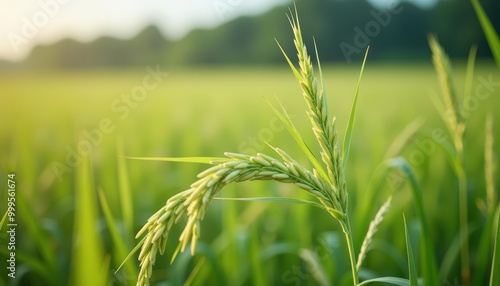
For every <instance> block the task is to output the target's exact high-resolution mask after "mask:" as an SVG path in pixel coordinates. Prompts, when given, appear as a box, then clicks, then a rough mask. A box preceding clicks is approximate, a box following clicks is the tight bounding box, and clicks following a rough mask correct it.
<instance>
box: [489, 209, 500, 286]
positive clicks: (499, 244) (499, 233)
mask: <svg viewBox="0 0 500 286" xmlns="http://www.w3.org/2000/svg"><path fill="white" fill-rule="evenodd" d="M495 220H496V222H495V224H494V225H495V244H494V247H493V261H492V263H491V272H490V273H491V277H490V286H495V285H500V271H498V268H500V205H499V206H498V207H497V211H496V214H495Z"/></svg>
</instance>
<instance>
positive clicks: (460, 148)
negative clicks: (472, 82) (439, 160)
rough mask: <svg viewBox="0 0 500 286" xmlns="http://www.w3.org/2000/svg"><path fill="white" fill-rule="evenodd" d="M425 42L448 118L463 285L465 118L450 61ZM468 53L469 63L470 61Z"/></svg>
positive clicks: (466, 275)
mask: <svg viewBox="0 0 500 286" xmlns="http://www.w3.org/2000/svg"><path fill="white" fill-rule="evenodd" d="M429 46H430V48H431V50H432V60H433V63H434V67H435V69H436V72H437V74H438V77H439V81H440V85H441V91H442V96H443V98H444V102H445V104H444V105H445V108H446V112H445V117H446V118H447V119H448V121H447V122H446V123H447V124H448V129H449V130H450V133H451V134H452V136H453V145H454V148H455V150H454V153H455V154H454V156H453V157H452V158H451V161H452V162H451V163H452V166H453V167H454V171H455V174H456V176H457V179H458V201H459V221H460V245H461V248H460V258H461V259H460V260H461V268H462V269H461V275H462V282H464V283H465V284H466V285H468V284H469V282H470V281H471V271H470V258H469V236H468V233H469V225H468V217H469V215H468V209H467V208H468V199H467V176H466V174H465V159H464V144H463V142H464V131H465V122H464V118H463V115H462V114H461V113H460V109H459V108H460V106H459V101H458V98H457V94H456V92H455V87H454V84H453V77H452V74H451V64H450V62H449V59H448V56H447V55H446V53H445V52H444V50H443V48H442V47H441V46H440V45H439V42H438V41H437V39H436V38H435V37H433V36H430V37H429ZM471 59H472V57H469V65H471V64H473V61H472V60H471Z"/></svg>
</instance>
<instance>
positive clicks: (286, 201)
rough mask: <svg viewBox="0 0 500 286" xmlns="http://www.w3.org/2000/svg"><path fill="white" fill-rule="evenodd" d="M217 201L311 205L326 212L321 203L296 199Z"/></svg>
mask: <svg viewBox="0 0 500 286" xmlns="http://www.w3.org/2000/svg"><path fill="white" fill-rule="evenodd" d="M214 199H216V200H224V201H247V202H252V201H255V202H270V203H283V204H297V205H309V206H313V207H317V208H320V209H322V210H325V211H326V209H325V207H324V206H323V205H321V204H319V203H316V202H311V201H307V200H302V199H296V198H278V197H252V198H214Z"/></svg>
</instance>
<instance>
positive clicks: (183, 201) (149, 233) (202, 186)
mask: <svg viewBox="0 0 500 286" xmlns="http://www.w3.org/2000/svg"><path fill="white" fill-rule="evenodd" d="M288 19H289V21H290V24H291V27H292V30H293V34H294V43H295V47H296V49H297V53H298V61H299V70H297V69H296V68H295V66H294V65H293V64H292V62H291V61H290V59H289V58H288V56H287V55H286V53H285V52H284V51H283V49H282V51H283V54H284V56H285V58H286V60H287V62H288V63H289V65H290V68H291V69H292V72H293V73H294V74H295V76H296V78H297V80H298V81H299V83H300V87H301V89H302V93H303V96H304V98H305V100H306V103H307V106H308V111H307V114H308V116H309V118H310V121H311V123H312V128H313V132H314V134H315V136H316V139H317V141H318V143H319V145H320V147H321V157H322V160H323V162H324V164H325V165H326V168H327V171H328V172H327V173H328V174H326V172H325V171H324V170H323V166H321V164H320V163H319V162H318V161H317V160H316V158H315V157H314V155H313V154H312V152H310V149H309V147H308V146H307V144H306V143H305V142H304V141H303V140H302V137H301V136H300V134H299V133H298V131H297V130H296V129H295V127H294V126H293V124H292V123H291V121H290V118H289V117H288V116H287V115H286V113H285V116H282V115H281V114H280V113H279V112H276V113H277V115H278V117H279V118H280V119H281V120H282V122H283V123H284V125H285V126H286V127H287V129H288V130H289V131H290V132H291V133H292V135H293V136H294V138H295V139H296V141H297V143H298V144H299V145H300V146H301V148H302V150H304V152H305V153H306V155H307V156H308V157H309V159H310V161H311V162H312V163H313V165H314V168H313V169H312V171H310V170H308V169H306V168H304V167H302V166H301V165H300V164H299V163H297V161H295V160H294V159H292V157H290V156H289V155H288V154H287V153H286V152H285V151H283V150H281V149H279V148H274V147H272V146H271V147H272V148H273V149H274V151H275V152H276V153H277V154H278V155H279V157H281V159H276V158H274V157H272V156H268V155H265V154H261V153H258V154H256V155H254V156H250V155H244V154H238V153H225V156H226V157H225V158H213V159H212V160H210V159H209V158H198V157H195V158H181V159H179V158H149V160H164V161H177V162H179V161H181V162H198V163H208V164H210V165H212V167H210V168H208V169H207V170H205V171H203V172H201V173H200V174H198V181H196V182H194V183H193V184H191V186H190V188H189V189H187V190H185V191H183V192H181V193H178V194H177V195H175V196H173V197H171V198H170V199H169V200H168V201H167V203H166V204H165V206H163V207H162V208H161V209H160V210H159V211H158V212H156V213H155V214H154V215H152V216H151V217H150V218H149V220H148V222H147V223H146V224H145V225H144V227H143V228H142V229H141V230H140V231H139V233H138V234H137V236H136V237H137V238H138V237H140V236H142V235H143V234H146V235H145V237H144V239H143V240H142V241H141V242H140V243H139V245H140V246H141V251H140V254H139V257H138V259H139V261H140V268H141V269H140V272H139V277H138V280H137V285H138V286H142V285H149V279H150V277H151V275H152V271H153V266H154V264H155V261H156V255H157V253H160V254H163V253H164V252H165V247H166V242H167V239H168V235H169V233H170V231H171V229H172V227H173V225H174V224H176V223H178V222H179V221H180V220H181V219H183V218H184V217H187V222H186V225H185V227H184V230H183V232H182V233H181V235H180V237H179V245H178V247H177V250H176V251H175V253H174V254H173V258H172V259H174V258H175V256H176V255H177V253H178V252H183V251H184V250H185V249H186V248H187V247H188V244H190V250H191V253H192V254H194V253H195V251H196V245H197V242H198V239H199V237H200V232H201V227H200V225H201V221H202V220H203V218H204V216H205V213H206V211H207V209H208V206H209V204H210V203H211V201H212V200H213V199H214V197H215V196H216V195H217V193H219V191H220V190H221V189H222V188H223V187H224V186H226V185H228V184H230V183H236V182H243V181H254V180H273V181H277V182H280V183H288V184H294V185H296V186H298V187H299V188H301V189H303V190H305V191H306V192H308V193H310V194H311V195H313V196H314V197H316V199H318V201H319V202H320V204H318V205H319V206H320V207H321V208H323V209H324V210H326V211H327V212H328V213H330V214H331V215H332V216H333V217H334V218H335V219H337V220H338V221H339V223H340V225H341V227H342V230H343V232H344V234H345V237H346V241H347V247H348V250H349V257H350V262H351V270H352V277H353V283H354V285H357V284H358V276H357V269H356V257H355V255H354V244H353V241H352V233H351V226H350V222H349V219H348V211H347V206H348V202H347V197H348V196H347V189H346V184H345V178H344V176H345V175H344V174H345V172H344V168H345V164H344V163H343V158H342V156H343V154H342V152H341V150H340V148H339V147H338V141H337V133H336V129H335V118H333V119H330V116H329V114H328V108H327V103H326V98H325V96H324V90H323V88H321V89H319V88H318V86H317V81H316V77H315V76H314V72H313V65H312V63H311V59H310V56H309V55H308V53H307V49H306V46H305V45H304V43H303V40H302V34H301V30H300V24H299V21H298V14H297V10H295V18H294V17H293V16H291V17H289V18H288ZM280 48H281V46H280ZM365 60H366V56H365ZM318 64H319V61H318ZM363 67H364V64H363ZM320 75H321V71H320ZM358 86H359V85H358ZM355 102H356V101H355ZM352 117H353V113H351V119H352ZM351 126H352V124H351ZM347 144H348V143H347ZM345 147H346V146H344V148H345ZM142 159H147V158H142Z"/></svg>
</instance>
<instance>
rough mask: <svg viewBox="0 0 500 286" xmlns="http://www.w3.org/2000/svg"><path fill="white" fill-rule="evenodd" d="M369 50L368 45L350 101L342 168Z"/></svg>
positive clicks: (345, 158)
mask: <svg viewBox="0 0 500 286" xmlns="http://www.w3.org/2000/svg"><path fill="white" fill-rule="evenodd" d="M369 50H370V47H369V46H368V48H367V49H366V53H365V58H364V59H363V64H362V65H361V71H360V73H359V79H358V84H357V86H356V94H355V95H354V101H353V103H352V107H351V114H350V115H349V122H348V123H347V129H346V131H345V136H344V144H343V146H342V148H343V149H342V158H343V164H344V168H345V167H346V166H347V158H348V157H349V149H350V145H351V136H352V127H353V126H354V115H355V114H356V106H357V103H358V94H359V87H360V84H361V78H362V77H363V71H364V70H365V64H366V59H367V57H368V51H369Z"/></svg>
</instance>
